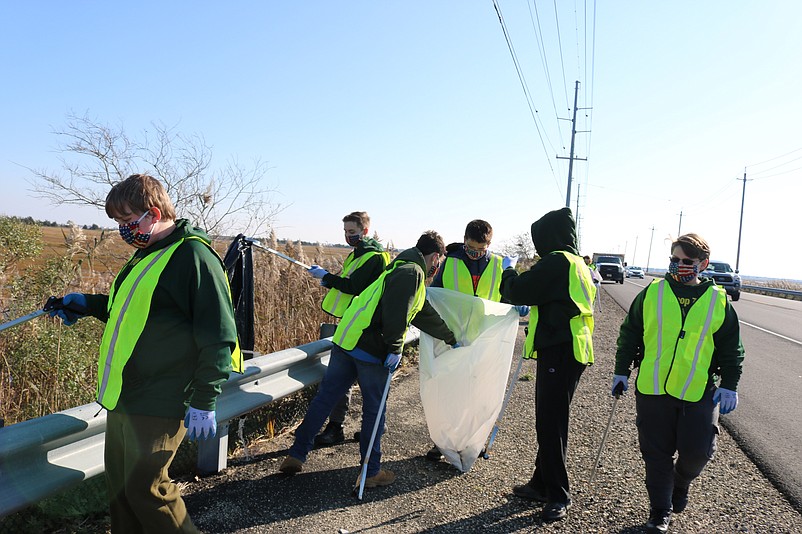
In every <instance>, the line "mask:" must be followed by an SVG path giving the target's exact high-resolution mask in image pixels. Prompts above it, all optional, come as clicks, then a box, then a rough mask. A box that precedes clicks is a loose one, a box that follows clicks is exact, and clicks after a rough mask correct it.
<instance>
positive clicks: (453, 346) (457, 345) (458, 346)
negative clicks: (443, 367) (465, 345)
mask: <svg viewBox="0 0 802 534" xmlns="http://www.w3.org/2000/svg"><path fill="white" fill-rule="evenodd" d="M461 346H462V345H460V344H459V343H454V344H453V345H451V348H452V349H458V348H460V347H461Z"/></svg>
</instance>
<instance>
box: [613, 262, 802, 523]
mask: <svg viewBox="0 0 802 534" xmlns="http://www.w3.org/2000/svg"><path fill="white" fill-rule="evenodd" d="M650 281H651V278H650V277H646V279H645V280H640V279H635V280H633V279H627V280H626V282H625V283H624V285H619V284H611V283H605V284H604V289H605V290H606V291H607V292H608V294H609V295H610V296H611V297H613V299H614V300H615V301H616V302H618V303H619V304H620V305H621V306H622V307H623V308H624V309H625V310H628V309H629V305H630V303H631V302H632V299H633V298H634V297H635V295H636V294H637V293H638V292H639V291H641V290H642V289H643V288H644V287H645V286H646V285H647V284H648V283H649V282H650ZM732 304H733V307H734V308H735V310H736V311H737V313H738V318H739V320H740V322H741V339H742V341H743V344H744V349H745V351H746V358H745V360H744V373H743V375H742V377H741V382H740V384H739V386H738V396H739V405H738V409H737V410H735V411H734V412H732V413H731V414H728V415H726V416H724V417H722V418H721V420H722V423H723V424H724V425H725V427H726V428H727V430H729V431H730V433H732V435H733V436H734V437H735V439H736V441H738V443H739V444H740V446H741V447H742V448H743V449H744V451H745V452H746V453H747V454H748V455H749V456H750V457H751V458H752V460H753V461H754V462H755V463H756V464H757V466H758V467H759V468H760V470H761V471H763V473H764V474H765V475H766V476H767V477H768V478H769V479H770V480H771V481H772V483H773V484H774V485H775V486H776V487H777V488H778V489H780V491H782V492H783V493H784V494H785V495H786V497H788V499H789V500H790V501H791V502H792V503H793V504H794V506H795V507H796V508H797V509H800V508H802V417H800V406H799V402H798V401H799V395H800V393H801V392H802V331H801V330H800V326H801V325H802V302H800V301H793V300H786V299H781V298H776V297H769V296H764V295H754V294H750V293H741V298H740V300H739V301H738V302H733V303H732Z"/></svg>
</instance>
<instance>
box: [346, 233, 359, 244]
mask: <svg viewBox="0 0 802 534" xmlns="http://www.w3.org/2000/svg"><path fill="white" fill-rule="evenodd" d="M361 239H362V234H353V235H348V234H346V235H345V242H346V243H348V244H349V245H351V246H352V247H355V246H356V245H357V244H358V243H359V241H360V240H361Z"/></svg>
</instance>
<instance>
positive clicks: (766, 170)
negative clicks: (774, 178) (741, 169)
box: [746, 149, 802, 176]
mask: <svg viewBox="0 0 802 534" xmlns="http://www.w3.org/2000/svg"><path fill="white" fill-rule="evenodd" d="M800 150H802V149H800ZM794 152H796V150H794ZM788 154H793V152H789V153H788ZM788 154H784V156H787V155H788ZM784 156H778V157H779V158H782V157H784ZM775 159H777V158H773V159H770V160H767V161H764V162H763V163H768V162H769V161H773V160H775ZM800 159H802V156H799V157H798V158H794V159H789V160H788V161H786V162H785V163H780V164H779V165H775V166H774V167H769V168H768V169H764V170H762V171H757V172H756V173H753V174H750V176H754V175H756V174H763V173H764V172H769V171H773V170H774V169H779V168H780V167H783V166H785V165H788V164H789V163H791V162H792V161H797V160H800ZM758 165H760V164H759V163H758ZM749 167H750V165H747V167H746V168H749ZM751 167H754V165H751ZM788 172H790V171H788ZM779 174H782V173H779Z"/></svg>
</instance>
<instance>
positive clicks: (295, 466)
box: [278, 456, 304, 475]
mask: <svg viewBox="0 0 802 534" xmlns="http://www.w3.org/2000/svg"><path fill="white" fill-rule="evenodd" d="M303 468H304V463H303V462H302V461H301V460H299V459H298V458H293V457H292V456H287V457H286V458H284V461H283V462H281V465H280V466H279V468H278V470H279V471H281V472H282V473H284V474H285V475H294V474H295V473H300V472H301V469H303Z"/></svg>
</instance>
